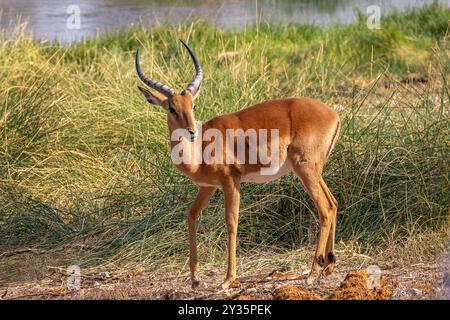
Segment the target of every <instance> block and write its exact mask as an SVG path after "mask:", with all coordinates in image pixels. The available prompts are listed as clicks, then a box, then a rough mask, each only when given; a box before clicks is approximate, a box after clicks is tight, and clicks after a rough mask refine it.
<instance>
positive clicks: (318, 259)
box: [317, 255, 325, 267]
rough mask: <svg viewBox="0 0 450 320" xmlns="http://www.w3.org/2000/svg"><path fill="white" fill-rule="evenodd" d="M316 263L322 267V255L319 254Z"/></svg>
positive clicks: (323, 261)
mask: <svg viewBox="0 0 450 320" xmlns="http://www.w3.org/2000/svg"><path fill="white" fill-rule="evenodd" d="M317 263H318V264H319V266H321V267H323V266H324V265H325V259H324V258H323V255H320V256H319V257H318V258H317Z"/></svg>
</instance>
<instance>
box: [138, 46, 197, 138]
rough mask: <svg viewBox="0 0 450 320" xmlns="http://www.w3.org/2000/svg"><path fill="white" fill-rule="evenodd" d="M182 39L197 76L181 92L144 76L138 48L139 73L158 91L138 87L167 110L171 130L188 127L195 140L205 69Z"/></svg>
mask: <svg viewBox="0 0 450 320" xmlns="http://www.w3.org/2000/svg"><path fill="white" fill-rule="evenodd" d="M180 41H181V43H182V44H183V45H184V47H185V48H186V49H187V51H188V52H189V55H190V56H191V58H192V61H193V62H194V66H195V77H194V79H193V80H192V81H191V82H190V83H189V84H188V86H187V87H186V89H185V90H183V91H182V92H181V93H177V92H175V91H174V90H173V89H172V88H170V87H168V86H167V85H165V84H162V83H159V82H157V81H154V80H151V79H149V78H147V77H146V76H144V74H143V73H142V70H141V66H140V64H139V52H138V50H136V71H137V74H138V76H139V78H140V79H141V80H142V82H143V83H144V84H146V85H147V86H148V87H149V88H151V89H154V90H156V92H150V90H148V89H146V88H143V87H140V86H138V88H139V90H140V91H141V92H142V93H143V95H144V96H145V98H146V99H147V101H148V102H149V103H151V104H153V105H158V106H161V107H163V108H164V109H165V110H166V111H167V123H168V126H169V130H170V131H171V132H172V131H173V130H176V129H186V133H187V135H188V137H190V139H191V141H194V140H195V139H196V138H197V135H198V131H197V127H196V124H195V117H194V109H195V104H194V100H195V98H196V97H197V95H198V93H199V90H200V85H201V83H202V80H203V71H202V67H201V66H200V63H199V62H198V60H197V57H196V56H195V54H194V52H193V51H192V50H191V48H189V46H188V45H187V44H186V43H184V42H183V40H180Z"/></svg>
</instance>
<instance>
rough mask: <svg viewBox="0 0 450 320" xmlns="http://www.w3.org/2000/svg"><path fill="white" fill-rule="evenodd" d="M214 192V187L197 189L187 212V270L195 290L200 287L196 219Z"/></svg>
mask: <svg viewBox="0 0 450 320" xmlns="http://www.w3.org/2000/svg"><path fill="white" fill-rule="evenodd" d="M214 191H216V188H215V187H200V188H199V189H198V193H197V198H195V200H194V202H193V203H192V205H191V207H190V208H189V210H188V212H187V215H188V219H187V221H188V228H189V268H190V270H191V281H192V288H196V287H198V286H199V285H200V280H199V278H198V255H197V218H198V216H199V214H200V212H201V211H202V209H203V208H204V207H205V206H206V204H207V203H208V201H209V200H210V199H211V197H212V196H213V194H214Z"/></svg>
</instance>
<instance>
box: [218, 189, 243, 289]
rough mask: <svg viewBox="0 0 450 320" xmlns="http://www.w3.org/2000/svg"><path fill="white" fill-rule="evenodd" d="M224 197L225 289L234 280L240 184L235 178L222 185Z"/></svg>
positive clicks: (223, 286)
mask: <svg viewBox="0 0 450 320" xmlns="http://www.w3.org/2000/svg"><path fill="white" fill-rule="evenodd" d="M223 193H224V199H225V221H226V225H227V230H228V269H227V277H226V278H225V281H224V282H223V284H222V288H223V289H227V288H228V287H229V286H230V284H231V283H232V282H233V281H234V280H236V238H237V230H238V219H239V202H240V186H239V182H238V181H236V180H231V181H227V183H225V184H224V186H223Z"/></svg>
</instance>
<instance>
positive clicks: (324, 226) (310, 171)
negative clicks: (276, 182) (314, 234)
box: [294, 163, 332, 284]
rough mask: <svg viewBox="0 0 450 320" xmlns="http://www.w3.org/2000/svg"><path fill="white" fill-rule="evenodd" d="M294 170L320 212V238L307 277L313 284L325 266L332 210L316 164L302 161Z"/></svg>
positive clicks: (308, 281) (309, 282)
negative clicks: (321, 184)
mask: <svg viewBox="0 0 450 320" xmlns="http://www.w3.org/2000/svg"><path fill="white" fill-rule="evenodd" d="M294 170H295V173H296V174H297V175H298V177H299V178H300V180H301V181H302V182H303V185H304V187H305V189H306V191H307V192H308V194H309V196H310V197H311V199H312V200H313V201H314V204H315V206H316V209H317V211H318V213H319V225H320V230H319V239H318V243H317V248H316V252H315V256H314V260H313V263H312V267H311V272H310V274H309V276H308V279H307V283H308V284H312V283H314V281H315V280H316V279H317V278H318V276H319V275H320V273H321V271H322V268H323V267H324V266H325V249H326V244H327V241H328V236H329V233H330V228H331V223H332V212H331V208H330V205H329V202H328V200H327V197H326V195H325V192H324V191H323V189H322V187H321V186H320V179H321V177H320V174H319V173H318V172H317V170H316V168H315V165H314V164H311V163H301V164H299V165H297V166H296V167H295V168H294Z"/></svg>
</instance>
